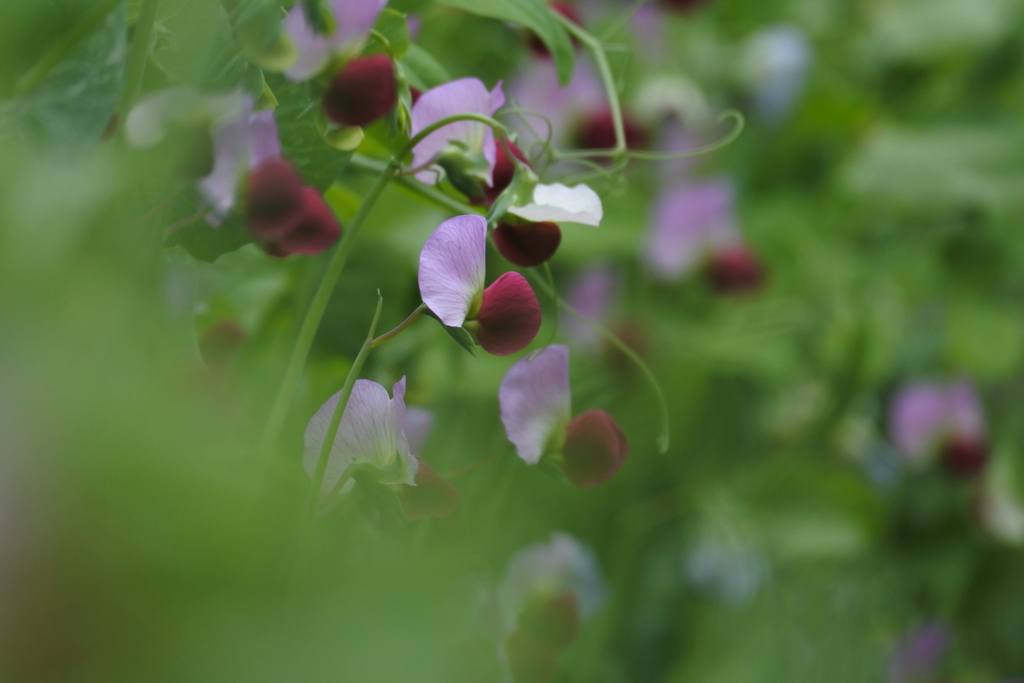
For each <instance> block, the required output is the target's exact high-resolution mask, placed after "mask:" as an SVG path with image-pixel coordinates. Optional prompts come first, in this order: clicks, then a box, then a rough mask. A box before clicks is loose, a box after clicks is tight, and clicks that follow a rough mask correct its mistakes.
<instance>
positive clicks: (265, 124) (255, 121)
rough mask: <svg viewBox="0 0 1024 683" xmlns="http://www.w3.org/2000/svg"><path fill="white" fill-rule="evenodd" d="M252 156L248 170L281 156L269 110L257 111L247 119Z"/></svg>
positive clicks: (275, 126) (271, 113)
mask: <svg viewBox="0 0 1024 683" xmlns="http://www.w3.org/2000/svg"><path fill="white" fill-rule="evenodd" d="M249 135H250V137H251V139H252V155H251V156H250V157H249V168H255V167H256V166H259V165H260V164H261V163H263V162H264V161H266V160H267V159H272V158H276V157H279V156H281V142H280V140H278V137H277V123H276V122H275V121H274V112H273V111H271V110H270V109H264V110H262V111H258V112H256V113H255V114H253V115H252V117H251V118H250V119H249Z"/></svg>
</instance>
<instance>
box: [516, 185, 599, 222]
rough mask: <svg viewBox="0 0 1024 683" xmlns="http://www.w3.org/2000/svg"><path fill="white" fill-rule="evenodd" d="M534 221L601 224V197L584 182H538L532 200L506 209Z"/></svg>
mask: <svg viewBox="0 0 1024 683" xmlns="http://www.w3.org/2000/svg"><path fill="white" fill-rule="evenodd" d="M508 212H509V213H511V214H515V215H516V216H519V217H520V218H525V219H526V220H528V221H533V222H535V223H543V222H545V221H554V222H556V223H559V222H569V223H583V224H584V225H600V224H601V218H602V217H603V216H604V208H603V207H602V206H601V198H600V197H598V196H597V193H596V192H594V191H593V190H592V189H590V187H588V186H587V185H577V186H576V187H567V186H565V185H562V184H560V183H555V184H553V185H538V186H537V187H535V188H534V190H533V203H532V204H528V205H527V206H515V207H512V208H511V209H509V210H508Z"/></svg>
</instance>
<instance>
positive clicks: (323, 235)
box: [263, 187, 341, 258]
mask: <svg viewBox="0 0 1024 683" xmlns="http://www.w3.org/2000/svg"><path fill="white" fill-rule="evenodd" d="M302 203H303V206H302V210H301V211H300V214H299V220H298V221H297V222H296V223H295V225H294V226H293V227H292V229H291V230H289V231H288V232H286V233H285V234H283V235H280V236H278V237H275V238H272V239H270V240H267V241H265V242H263V250H264V251H265V252H267V253H268V254H270V255H271V256H278V257H282V258H283V257H285V256H293V255H295V254H303V255H305V256H315V255H316V254H319V253H321V252H324V251H326V250H328V249H330V248H331V246H332V245H333V244H334V243H335V242H337V241H338V237H339V236H340V235H341V225H340V224H339V223H338V219H337V217H336V216H335V215H334V212H333V211H331V207H329V206H328V205H327V202H325V201H324V198H323V197H322V196H321V195H320V193H319V192H318V191H317V190H316V189H315V188H312V187H306V188H303V190H302Z"/></svg>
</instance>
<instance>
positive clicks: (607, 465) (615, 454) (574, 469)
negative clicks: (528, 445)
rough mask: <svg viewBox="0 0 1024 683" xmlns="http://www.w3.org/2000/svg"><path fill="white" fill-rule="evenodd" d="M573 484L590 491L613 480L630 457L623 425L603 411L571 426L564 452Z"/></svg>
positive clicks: (591, 412) (579, 417)
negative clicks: (620, 425)
mask: <svg viewBox="0 0 1024 683" xmlns="http://www.w3.org/2000/svg"><path fill="white" fill-rule="evenodd" d="M562 454H563V456H564V457H565V464H564V465H563V466H562V469H563V470H565V475H566V476H567V477H569V481H571V482H572V483H574V484H576V485H577V486H583V487H586V488H589V487H592V486H597V485H598V484H601V483H603V482H605V481H608V480H609V479H611V478H612V477H613V476H614V475H615V473H616V472H618V471H619V468H620V467H622V464H623V463H624V462H626V458H627V457H629V444H628V443H626V435H625V434H624V433H623V432H622V428H621V427H619V423H618V422H616V421H615V419H614V418H613V417H612V416H611V415H609V414H608V413H606V412H604V411H603V410H588V411H587V412H585V413H581V414H580V415H577V416H576V419H574V420H573V421H572V422H570V423H569V429H568V430H567V433H566V436H565V446H564V448H563V449H562Z"/></svg>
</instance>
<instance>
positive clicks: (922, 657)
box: [889, 622, 951, 683]
mask: <svg viewBox="0 0 1024 683" xmlns="http://www.w3.org/2000/svg"><path fill="white" fill-rule="evenodd" d="M950 637H951V634H950V632H949V628H948V627H947V626H946V625H945V624H941V623H938V622H928V623H925V624H922V625H921V626H918V627H917V628H915V629H913V630H911V631H910V632H908V633H907V634H906V635H904V636H903V637H902V638H900V640H899V642H897V643H896V647H895V649H894V650H893V653H892V657H890V659H889V681H890V683H917V682H924V681H927V680H930V678H931V677H932V676H934V675H935V670H936V669H937V668H938V666H939V665H940V664H941V663H942V658H943V657H944V656H945V655H946V651H947V650H948V649H949V641H950Z"/></svg>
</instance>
